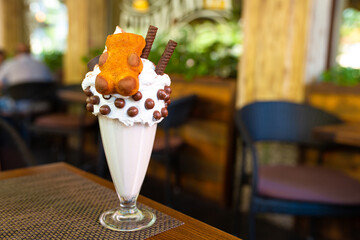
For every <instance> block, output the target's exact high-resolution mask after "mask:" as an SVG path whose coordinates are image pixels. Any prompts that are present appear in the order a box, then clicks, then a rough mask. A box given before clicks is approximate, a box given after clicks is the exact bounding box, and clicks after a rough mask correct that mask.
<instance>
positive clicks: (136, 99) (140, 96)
mask: <svg viewBox="0 0 360 240" xmlns="http://www.w3.org/2000/svg"><path fill="white" fill-rule="evenodd" d="M132 98H133V99H134V100H135V101H139V100H140V99H141V98H142V94H141V92H137V93H135V94H134V95H132Z"/></svg>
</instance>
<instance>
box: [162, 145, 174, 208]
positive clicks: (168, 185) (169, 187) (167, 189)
mask: <svg viewBox="0 0 360 240" xmlns="http://www.w3.org/2000/svg"><path fill="white" fill-rule="evenodd" d="M164 159H165V164H166V178H165V203H166V205H168V206H172V192H171V191H172V184H171V172H172V169H171V162H170V161H171V159H170V157H169V153H168V151H166V150H165V154H164Z"/></svg>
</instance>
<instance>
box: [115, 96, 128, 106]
mask: <svg viewBox="0 0 360 240" xmlns="http://www.w3.org/2000/svg"><path fill="white" fill-rule="evenodd" d="M114 104H115V106H116V107H117V108H123V107H125V100H124V99H122V98H117V99H115V101H114Z"/></svg>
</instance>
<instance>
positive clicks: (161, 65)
mask: <svg viewBox="0 0 360 240" xmlns="http://www.w3.org/2000/svg"><path fill="white" fill-rule="evenodd" d="M176 45H177V43H176V42H175V41H173V40H170V41H169V42H168V44H167V45H166V48H165V51H164V53H163V54H162V56H161V58H160V60H159V62H158V64H157V65H156V68H155V72H156V74H158V75H163V74H164V71H165V68H166V66H167V64H168V63H169V61H170V58H171V55H172V54H173V52H174V50H175V47H176Z"/></svg>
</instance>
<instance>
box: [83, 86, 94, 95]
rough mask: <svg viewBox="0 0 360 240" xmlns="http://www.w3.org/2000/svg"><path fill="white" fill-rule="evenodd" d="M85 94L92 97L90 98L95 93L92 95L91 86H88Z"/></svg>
mask: <svg viewBox="0 0 360 240" xmlns="http://www.w3.org/2000/svg"><path fill="white" fill-rule="evenodd" d="M84 93H85V95H86V96H88V97H90V96H92V95H93V93H92V92H91V90H90V86H88V87H87V88H85V90H84Z"/></svg>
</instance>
